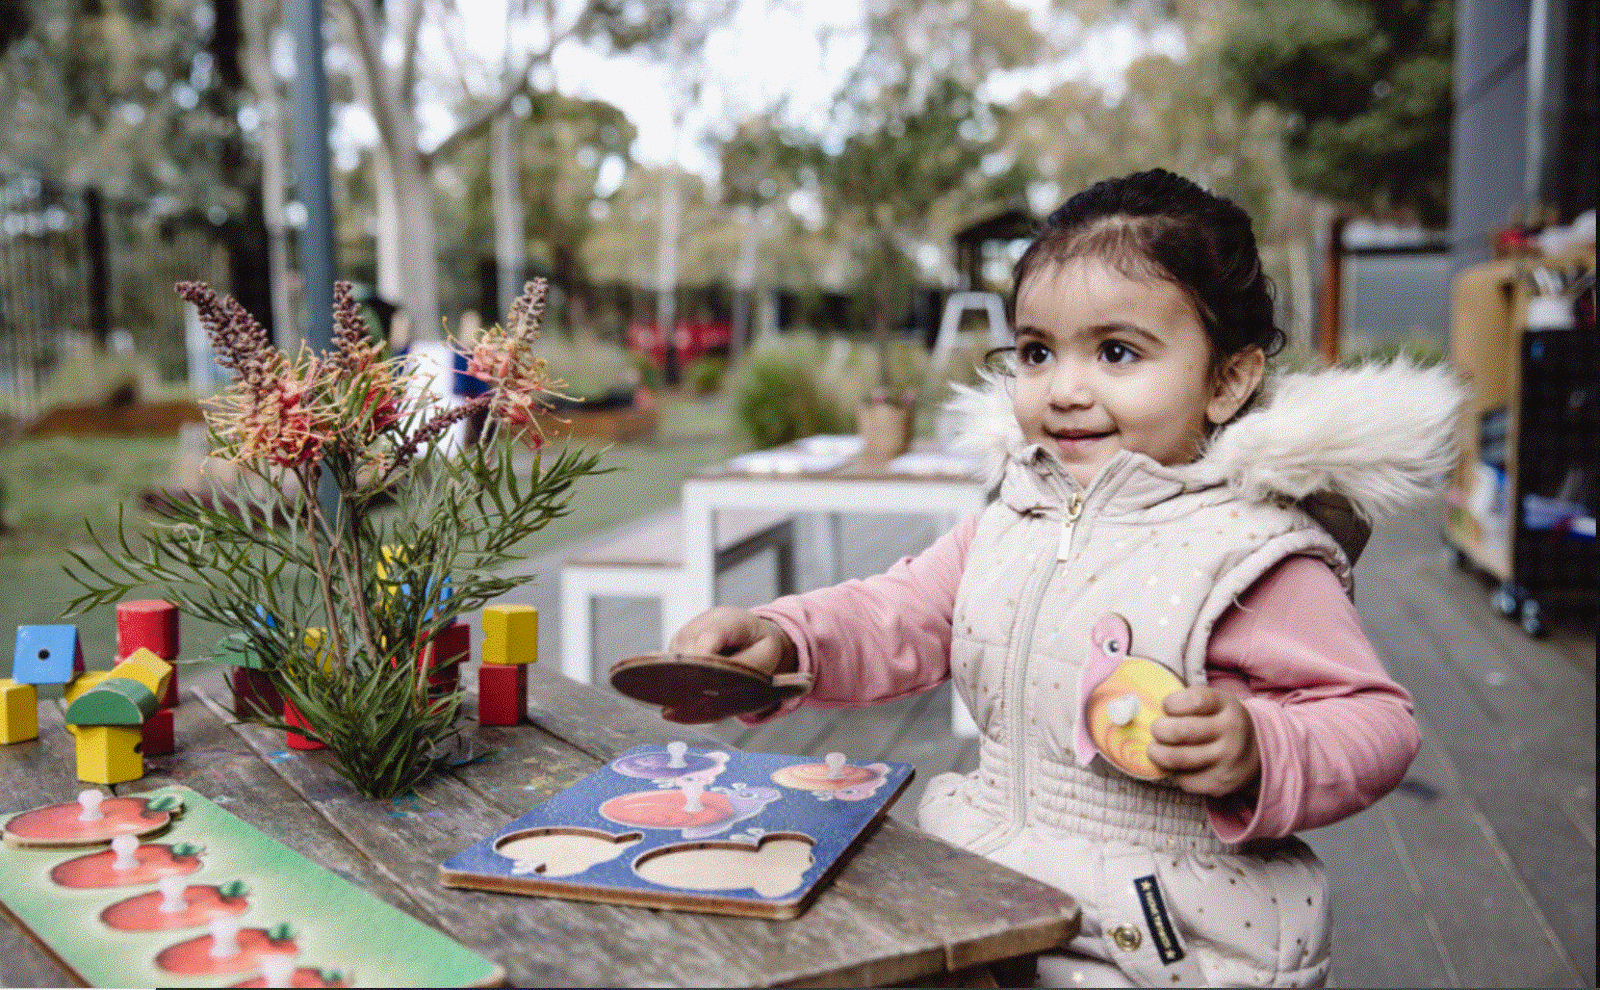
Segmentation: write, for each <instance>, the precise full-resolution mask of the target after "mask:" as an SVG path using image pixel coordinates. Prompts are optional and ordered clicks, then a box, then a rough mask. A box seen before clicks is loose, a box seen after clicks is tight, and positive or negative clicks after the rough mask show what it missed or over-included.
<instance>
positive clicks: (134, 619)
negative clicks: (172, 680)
mask: <svg viewBox="0 0 1600 990" xmlns="http://www.w3.org/2000/svg"><path fill="white" fill-rule="evenodd" d="M141 647H142V648H144V649H146V650H149V651H150V652H151V653H154V654H155V655H156V656H158V657H160V658H161V659H163V660H176V659H177V658H178V607H177V606H176V605H173V604H172V603H171V602H165V601H160V600H147V601H132V602H122V603H121V604H119V605H118V606H117V656H119V657H126V656H129V655H131V654H132V653H133V651H134V650H137V649H139V648H141Z"/></svg>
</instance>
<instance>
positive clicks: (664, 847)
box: [440, 743, 914, 918]
mask: <svg viewBox="0 0 1600 990" xmlns="http://www.w3.org/2000/svg"><path fill="white" fill-rule="evenodd" d="M913 772H914V771H913V768H912V767H911V765H910V764H908V763H870V764H861V763H850V762H847V761H844V760H843V758H842V756H840V755H839V754H829V756H828V757H826V758H824V760H817V759H815V758H812V757H797V756H783V755H777V754H772V753H740V752H735V751H728V750H719V749H716V748H712V747H693V748H691V747H687V746H685V745H684V744H682V743H673V744H671V745H670V746H640V747H637V748H635V749H632V750H629V751H628V752H626V753H624V754H622V755H621V756H619V757H617V758H616V759H614V760H612V761H611V762H610V763H608V764H607V765H606V766H604V767H602V768H600V769H599V770H597V771H595V772H594V773H592V774H590V775H589V776H587V777H585V778H584V779H582V780H580V781H578V782H577V783H576V784H573V785H572V786H571V787H569V788H568V789H567V790H565V791H562V792H561V793H560V794H557V795H556V796H554V797H552V798H551V799H550V800H548V801H546V802H544V803H543V804H540V805H538V806H536V807H534V808H533V809H531V810H529V811H528V813H527V814H525V815H523V816H522V817H520V818H518V819H516V820H515V821H513V822H511V823H510V824H509V825H507V826H505V827H504V828H502V829H500V830H499V831H497V832H495V833H494V834H493V835H490V836H488V837H487V838H485V839H483V840H482V841H480V842H478V843H477V844H475V845H473V846H472V847H471V848H469V849H466V850H464V851H463V852H461V853H459V854H457V855H456V856H453V857H451V858H450V859H448V860H446V861H445V862H444V863H443V864H441V866H440V878H441V880H442V882H443V883H444V884H445V885H446V886H451V887H471V888H477V889H481V890H494V891H502V892H506V893H516V894H532V895H537V896H542V897H560V898H568V899H572V900H585V901H602V902H606V903H613V904H631V905H638V906H642V907H653V908H673V909H678V910H684V911H700V912H706V913H711V914H731V915H751V916H755V917H764V918H792V917H794V916H796V915H798V914H800V913H801V912H802V911H804V910H805V908H806V906H807V905H808V904H809V903H810V902H811V899H812V898H813V897H815V896H816V894H817V893H818V891H819V890H820V889H821V886H822V884H823V883H824V882H825V881H826V880H827V879H828V878H830V877H831V876H832V875H833V873H834V871H835V870H836V869H837V868H838V867H839V866H840V865H841V864H842V862H843V860H844V858H845V857H846V856H847V855H848V854H849V853H850V851H851V850H852V849H853V848H854V847H855V845H856V844H857V843H858V842H859V841H861V839H862V837H863V836H864V835H865V833H866V831H867V829H868V827H869V826H870V825H872V824H873V823H874V822H876V821H878V820H879V819H880V818H882V817H883V815H884V814H885V812H887V811H888V809H889V806H890V805H891V804H893V803H894V801H895V799H896V798H898V797H899V796H900V794H901V792H902V791H904V790H905V787H906V785H907V784H908V783H910V781H911V776H912V773H913Z"/></svg>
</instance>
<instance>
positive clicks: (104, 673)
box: [61, 670, 117, 705]
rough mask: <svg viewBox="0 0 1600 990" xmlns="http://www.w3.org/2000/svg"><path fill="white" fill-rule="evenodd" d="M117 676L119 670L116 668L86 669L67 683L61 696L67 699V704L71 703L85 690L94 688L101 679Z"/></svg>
mask: <svg viewBox="0 0 1600 990" xmlns="http://www.w3.org/2000/svg"><path fill="white" fill-rule="evenodd" d="M116 676H117V672H116V671H114V670H88V671H84V672H83V673H81V674H79V675H78V676H77V677H74V678H73V679H72V680H71V681H70V682H69V683H68V684H67V686H66V688H65V689H64V690H63V691H62V695H61V696H62V697H63V698H64V699H65V700H66V702H67V704H69V705H70V704H72V703H73V702H74V701H77V700H78V696H79V695H81V694H83V693H84V692H85V691H88V690H90V689H92V688H93V687H94V686H95V685H97V684H99V683H100V682H101V681H105V680H110V679H111V678H113V677H116Z"/></svg>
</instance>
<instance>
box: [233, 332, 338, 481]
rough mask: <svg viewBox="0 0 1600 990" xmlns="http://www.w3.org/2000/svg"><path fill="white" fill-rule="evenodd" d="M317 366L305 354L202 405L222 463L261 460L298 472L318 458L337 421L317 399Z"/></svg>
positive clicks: (317, 363) (314, 359) (332, 436)
mask: <svg viewBox="0 0 1600 990" xmlns="http://www.w3.org/2000/svg"><path fill="white" fill-rule="evenodd" d="M321 374H322V372H321V362H319V361H318V360H317V359H316V358H314V357H312V356H310V355H309V354H304V355H302V358H301V360H300V361H298V362H296V363H295V364H290V363H289V362H287V361H282V362H280V363H279V365H278V367H277V368H276V369H275V371H274V373H272V374H270V375H268V376H265V377H263V378H261V379H260V380H258V381H257V382H256V383H255V384H250V383H247V382H245V381H243V380H242V379H238V380H235V382H234V383H233V384H232V385H230V386H229V387H228V389H227V390H226V391H225V392H223V393H222V394H221V395H219V396H217V397H216V398H215V399H212V400H209V401H208V402H207V403H206V407H207V408H206V420H207V422H208V423H209V424H210V426H211V431H212V433H213V434H214V435H215V436H216V438H217V441H218V444H219V449H218V450H217V453H218V455H219V456H221V457H222V458H223V459H225V460H229V461H234V462H245V461H254V460H261V459H265V460H267V461H270V462H271V463H273V464H276V465H277V466H279V467H287V468H292V467H299V466H300V465H303V464H308V463H311V462H313V461H315V460H317V459H318V458H319V457H321V456H322V450H323V447H324V446H325V445H326V444H328V443H329V442H330V441H332V440H333V439H334V438H335V437H336V436H337V434H338V417H337V415H336V412H335V410H334V409H333V408H332V407H330V405H329V404H328V403H326V402H324V401H322V400H321V399H320V398H319V394H318V393H319V389H318V378H320V377H321Z"/></svg>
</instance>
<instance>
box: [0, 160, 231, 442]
mask: <svg viewBox="0 0 1600 990" xmlns="http://www.w3.org/2000/svg"><path fill="white" fill-rule="evenodd" d="M150 207H151V204H148V203H143V202H129V201H121V200H116V199H111V198H107V197H101V196H98V195H97V194H95V193H94V192H93V191H84V190H76V189H61V188H56V187H53V186H50V185H49V184H47V183H44V182H42V181H40V180H39V179H37V178H35V177H32V176H27V175H21V176H16V175H13V176H0V405H3V407H4V408H5V409H7V410H9V411H11V412H13V413H15V414H20V415H24V416H26V415H31V414H34V413H38V412H39V411H41V409H42V408H43V407H44V406H45V405H46V404H48V403H50V402H53V401H54V402H59V401H73V400H74V399H75V398H76V397H75V396H72V395H65V394H57V392H56V390H55V388H54V386H55V384H56V383H55V382H54V381H53V379H54V377H55V376H56V372H57V371H58V369H60V368H61V367H62V365H63V364H64V362H66V361H67V360H68V359H70V358H71V357H72V356H73V355H75V354H81V353H85V352H88V351H90V350H92V349H99V350H109V351H112V352H116V353H121V354H125V355H130V356H136V357H137V358H138V359H139V360H140V362H141V363H144V364H146V365H147V366H149V367H153V368H154V370H155V373H156V374H157V375H158V376H159V378H160V379H161V380H162V381H164V382H177V383H182V382H184V381H186V380H187V378H188V374H189V366H190V360H191V358H190V355H189V353H188V347H187V343H186V341H187V336H188V335H187V333H186V323H187V314H186V312H185V304H184V303H183V302H182V300H180V299H179V298H178V297H177V295H176V294H174V292H173V285H174V284H175V283H176V282H179V281H182V280H185V279H199V280H204V281H209V282H211V283H212V284H213V285H214V286H217V287H218V289H219V290H225V289H226V288H227V270H228V266H227V254H226V251H225V248H224V247H223V244H222V241H221V238H220V237H219V235H218V232H217V231H216V230H215V229H214V228H212V227H211V226H210V225H209V224H208V223H206V222H205V221H203V220H185V219H173V218H170V217H162V216H159V215H156V214H155V213H154V212H153V211H152V210H151V208H150Z"/></svg>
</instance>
